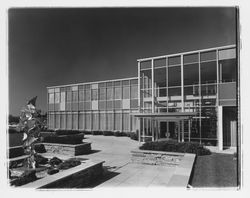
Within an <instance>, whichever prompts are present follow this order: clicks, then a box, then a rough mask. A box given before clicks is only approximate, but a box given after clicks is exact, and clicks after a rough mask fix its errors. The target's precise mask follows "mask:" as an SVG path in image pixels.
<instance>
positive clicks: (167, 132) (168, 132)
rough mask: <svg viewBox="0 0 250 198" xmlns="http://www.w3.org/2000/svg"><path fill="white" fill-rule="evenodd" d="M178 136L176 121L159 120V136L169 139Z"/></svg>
mask: <svg viewBox="0 0 250 198" xmlns="http://www.w3.org/2000/svg"><path fill="white" fill-rule="evenodd" d="M177 137H178V124H177V123H176V122H173V121H172V122H171V121H168V122H166V121H164V122H163V121H161V122H160V137H159V138H161V139H163V138H170V139H177Z"/></svg>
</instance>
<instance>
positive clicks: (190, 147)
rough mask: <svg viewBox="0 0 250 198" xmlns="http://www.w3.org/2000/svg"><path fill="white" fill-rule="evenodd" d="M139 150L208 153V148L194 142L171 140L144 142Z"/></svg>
mask: <svg viewBox="0 0 250 198" xmlns="http://www.w3.org/2000/svg"><path fill="white" fill-rule="evenodd" d="M140 149H141V150H153V151H167V152H180V153H194V154H196V155H198V156H200V155H210V154H211V152H210V150H209V149H207V148H204V146H203V145H202V144H199V143H196V142H177V141H173V140H167V141H160V142H146V143H144V144H143V145H142V146H140Z"/></svg>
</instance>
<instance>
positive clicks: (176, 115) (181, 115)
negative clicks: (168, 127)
mask: <svg viewBox="0 0 250 198" xmlns="http://www.w3.org/2000/svg"><path fill="white" fill-rule="evenodd" d="M131 115H133V116H135V117H138V118H155V119H158V120H185V119H190V118H191V117H193V116H195V115H197V113H195V112H166V113H132V114H131Z"/></svg>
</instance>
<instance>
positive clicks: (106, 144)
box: [79, 135, 194, 187]
mask: <svg viewBox="0 0 250 198" xmlns="http://www.w3.org/2000/svg"><path fill="white" fill-rule="evenodd" d="M84 142H91V143H92V149H93V152H92V153H91V154H88V155H83V156H79V157H82V158H89V159H91V160H103V161H105V163H104V168H105V172H104V177H103V178H102V179H100V181H97V182H96V183H95V184H93V186H91V187H151V186H152V187H153V186H161V187H163V186H164V187H169V186H172V187H186V185H187V182H188V179H189V176H190V173H191V169H192V165H193V160H194V157H193V155H189V154H186V156H185V162H184V160H183V162H184V163H183V164H182V165H181V166H178V167H175V166H172V167H171V166H154V165H144V164H134V163H131V151H132V150H134V149H138V147H139V143H138V142H137V141H134V140H131V139H130V138H128V137H114V136H92V135H86V139H84ZM187 164H188V165H187ZM190 165H191V167H190Z"/></svg>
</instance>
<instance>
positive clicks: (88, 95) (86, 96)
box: [84, 89, 91, 101]
mask: <svg viewBox="0 0 250 198" xmlns="http://www.w3.org/2000/svg"><path fill="white" fill-rule="evenodd" d="M90 94H91V92H90V89H85V93H84V99H85V100H84V101H90Z"/></svg>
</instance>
